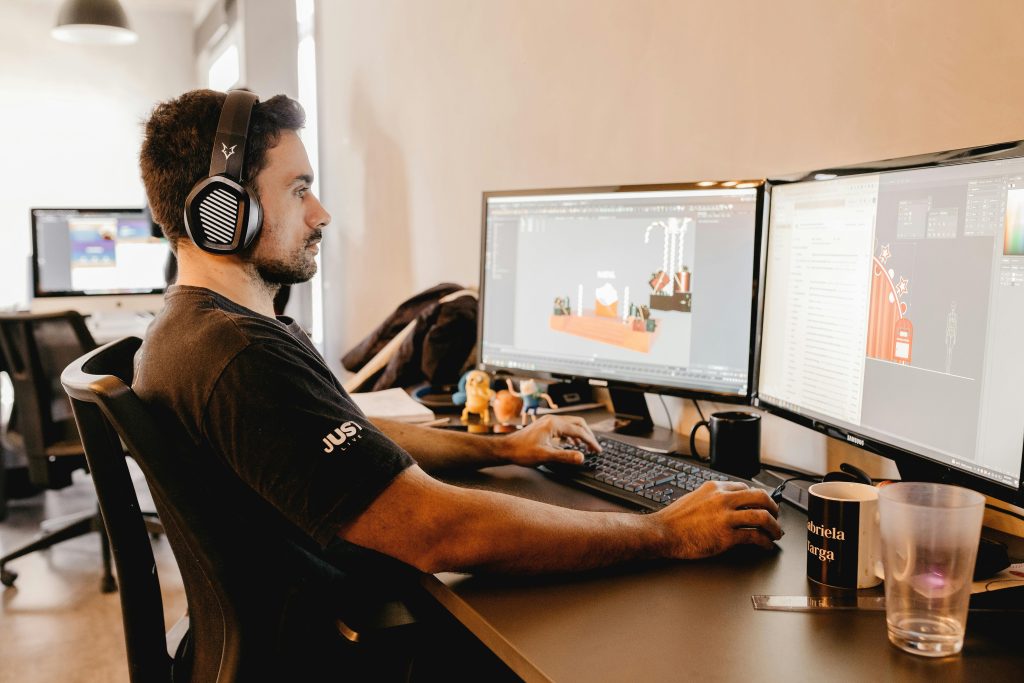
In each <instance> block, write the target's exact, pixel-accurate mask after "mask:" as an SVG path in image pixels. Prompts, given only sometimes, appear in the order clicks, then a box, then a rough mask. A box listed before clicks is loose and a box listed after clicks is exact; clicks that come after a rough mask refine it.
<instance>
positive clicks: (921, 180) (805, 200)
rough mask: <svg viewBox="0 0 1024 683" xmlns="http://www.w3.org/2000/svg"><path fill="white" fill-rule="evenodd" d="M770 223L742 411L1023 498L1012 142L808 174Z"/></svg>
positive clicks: (784, 196) (1021, 169) (1019, 165)
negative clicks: (756, 339)
mask: <svg viewBox="0 0 1024 683" xmlns="http://www.w3.org/2000/svg"><path fill="white" fill-rule="evenodd" d="M837 176H838V177H837ZM770 214H771V216H770V221H769V230H768V236H767V241H768V246H767V259H766V260H767V271H766V277H765V285H764V288H763V292H764V298H765V305H764V327H763V333H762V337H761V357H760V378H759V386H758V390H757V392H758V402H759V403H760V404H761V405H763V406H765V407H768V408H771V409H773V410H776V411H778V412H780V413H782V414H784V415H786V416H788V417H790V418H791V419H797V421H801V422H805V423H807V424H809V425H811V426H814V427H817V428H819V429H823V430H824V431H826V432H828V433H830V434H832V435H833V436H836V437H838V438H842V439H845V440H847V441H849V442H851V443H854V444H856V445H858V446H863V447H867V448H870V449H872V450H875V451H877V452H881V453H883V454H885V455H888V456H890V457H893V458H895V459H896V460H897V461H898V462H899V464H900V466H901V469H902V468H904V466H906V467H908V468H909V467H923V466H925V465H926V464H929V463H932V464H935V465H937V466H942V467H947V468H948V471H944V470H941V469H939V468H934V471H935V472H936V474H934V475H932V474H929V475H928V476H942V477H944V478H946V479H949V480H950V481H957V482H964V483H967V484H968V485H971V486H975V487H977V488H979V489H980V490H983V491H985V492H986V493H989V494H990V495H996V496H999V497H1002V498H1008V499H1011V500H1012V499H1014V498H1017V499H1019V500H1024V495H1020V494H1019V493H1018V491H1019V486H1020V475H1021V469H1022V458H1021V451H1022V443H1024V418H1022V417H1021V411H1020V406H1019V403H1020V401H1019V397H1020V394H1021V389H1022V387H1024V362H1022V360H1021V358H1022V349H1024V145H1022V144H1020V143H1016V144H1007V145H996V146H989V147H984V148H976V149H968V150H954V151H952V152H946V153H940V154H936V155H931V156H927V157H920V158H913V159H907V160H900V159H896V160H890V161H888V162H879V163H877V164H869V165H865V166H864V167H849V168H844V169H833V172H818V173H816V174H812V175H808V176H807V177H804V178H801V179H800V180H799V181H797V182H784V183H781V184H778V185H776V186H774V187H773V188H772V190H771V211H770ZM909 473H910V475H911V476H917V475H916V474H915V473H914V472H909ZM939 473H941V474H939Z"/></svg>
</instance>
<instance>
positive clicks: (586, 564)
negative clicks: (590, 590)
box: [342, 470, 667, 574]
mask: <svg viewBox="0 0 1024 683" xmlns="http://www.w3.org/2000/svg"><path fill="white" fill-rule="evenodd" d="M342 535H343V536H344V537H345V538H347V539H348V540H350V541H352V542H353V543H357V544H359V545H364V546H367V547H370V548H373V549H374V550H378V551H380V552H383V553H386V554H389V555H392V556H394V557H397V558H399V559H401V560H403V561H405V562H407V563H409V564H412V565H414V566H416V567H418V568H419V569H421V570H423V571H427V572H437V571H486V572H499V573H514V574H534V573H545V572H558V571H568V570H582V569H589V568H594V567H603V566H607V565H610V564H614V563H616V562H623V561H627V560H632V559H642V558H651V557H661V556H664V555H665V553H666V546H667V543H666V533H665V529H664V525H662V524H660V523H659V520H658V519H657V518H656V517H655V516H652V515H638V514H633V513H609V512H582V511H578V510H570V509H566V508H560V507H555V506H552V505H547V504H544V503H538V502H536V501H531V500H526V499H522V498H516V497H513V496H508V495H504V494H500V493H493V492H490V491H480V490H473V489H463V488H458V487H454V486H448V485H446V484H442V483H440V482H437V481H436V480H433V479H430V478H429V477H427V476H425V475H423V474H422V473H419V474H417V473H416V472H415V471H414V470H407V471H406V472H405V473H403V475H400V476H399V479H398V480H397V481H396V484H395V485H393V486H392V487H389V489H388V490H385V491H384V493H382V494H381V496H380V498H379V499H378V500H377V501H376V502H375V503H374V505H373V506H371V508H370V509H369V510H368V511H367V512H366V513H364V514H363V515H361V516H360V518H359V519H358V520H356V521H355V523H354V524H353V525H351V527H350V528H349V529H347V530H345V531H343V534H342Z"/></svg>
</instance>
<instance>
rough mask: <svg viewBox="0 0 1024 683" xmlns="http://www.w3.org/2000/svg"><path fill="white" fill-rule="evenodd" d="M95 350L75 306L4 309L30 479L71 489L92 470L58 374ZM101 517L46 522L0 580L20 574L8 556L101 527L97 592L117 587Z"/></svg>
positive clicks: (1, 331) (16, 417)
mask: <svg viewBox="0 0 1024 683" xmlns="http://www.w3.org/2000/svg"><path fill="white" fill-rule="evenodd" d="M95 347H96V343H95V342H94V341H93V339H92V335H91V334H90V333H89V329H88V328H87V327H86V325H85V319H84V318H83V317H82V315H81V314H80V313H77V312H76V311H64V312H59V313H43V314H30V313H6V314H0V355H2V356H3V359H4V361H3V364H4V365H5V370H6V371H7V373H8V375H9V376H10V378H11V383H12V384H13V385H14V414H13V415H12V420H11V421H12V424H15V425H16V427H17V429H16V431H17V432H18V433H19V434H20V435H21V438H22V441H23V442H24V447H25V455H26V456H27V458H28V477H29V480H30V482H31V483H32V484H33V485H35V486H36V487H39V488H40V489H51V490H55V489H61V488H64V487H66V486H69V485H70V484H71V473H72V472H73V471H74V470H76V469H86V468H87V464H86V459H85V454H84V452H83V450H82V442H81V440H80V439H79V437H78V430H77V428H76V427H75V421H74V419H73V418H72V416H71V411H70V406H69V404H68V400H67V396H65V395H64V392H63V391H62V390H61V387H60V382H59V376H60V371H61V370H62V369H63V368H64V366H65V365H67V364H68V363H69V362H70V361H71V360H73V359H75V358H77V357H78V356H81V355H82V354H83V353H85V352H87V351H90V350H92V349H94V348H95ZM99 515H100V513H99V511H98V510H87V511H84V512H81V513H77V514H73V515H68V516H66V517H62V518H60V519H55V520H46V521H44V522H43V524H42V527H43V533H42V534H41V535H40V536H39V537H38V538H37V539H36V540H34V541H32V542H30V543H27V544H25V545H23V546H22V547H20V548H17V549H16V550H14V551H13V552H10V553H8V554H7V555H4V556H3V557H0V583H3V585H5V586H12V585H13V584H14V581H15V579H17V577H18V574H17V572H14V571H12V570H10V569H7V563H8V562H10V561H11V560H14V559H16V558H19V557H22V556H24V555H27V554H29V553H33V552H35V551H37V550H43V549H45V548H49V547H51V546H53V545H55V544H57V543H60V542H61V541H66V540H68V539H71V538H77V537H78V536H82V535H84V534H87V533H90V532H92V531H99V532H100V543H101V550H102V555H103V577H102V579H101V582H100V589H101V590H102V591H103V592H104V593H110V592H113V591H115V590H117V583H116V582H115V580H114V576H113V574H112V573H111V564H110V545H109V543H108V542H107V536H106V534H105V533H103V521H102V519H101V518H100V516H99ZM149 526H150V530H151V532H152V533H153V534H159V533H161V532H162V528H161V527H160V525H159V522H157V521H155V520H150V522H149Z"/></svg>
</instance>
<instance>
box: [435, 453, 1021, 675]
mask: <svg viewBox="0 0 1024 683" xmlns="http://www.w3.org/2000/svg"><path fill="white" fill-rule="evenodd" d="M449 481H450V482H451V483H456V484H459V485H463V486H473V487H478V488H486V489H489V490H494V491H501V492H505V493H509V494H512V495H517V496H522V497H525V498H532V499H534V500H540V501H544V502H547V503H552V504H555V505H561V506H564V507H571V508H576V509H581V510H622V509H623V508H621V507H619V506H618V505H617V504H616V503H613V502H610V501H606V500H603V499H601V498H597V497H595V496H593V495H591V494H589V493H586V492H584V491H581V490H577V489H575V488H571V487H568V486H564V485H562V484H560V483H557V482H554V481H551V480H549V479H547V478H546V477H544V476H543V475H542V474H540V473H539V472H536V471H534V470H530V469H526V468H521V467H516V466H504V467H495V468H489V469H486V470H483V471H481V472H479V473H473V474H467V475H462V476H459V477H458V478H452V479H449ZM780 521H781V523H782V527H783V529H784V530H785V532H786V535H785V536H784V537H783V538H782V540H781V541H780V542H779V546H780V549H779V550H778V551H777V552H774V553H766V552H764V551H761V550H759V549H754V548H743V549H737V550H734V551H730V552H729V553H727V554H726V555H723V556H720V557H717V558H712V559H709V560H703V561H697V562H648V563H634V564H630V565H626V566H621V567H617V568H613V569H610V570H602V571H596V572H587V573H584V574H576V575H570V576H556V577H542V578H538V577H530V578H513V579H508V578H501V579H499V578H491V577H474V576H465V575H459V574H438V575H434V576H431V575H425V576H424V577H423V579H422V583H423V587H424V588H425V589H426V591H427V592H428V593H429V594H430V595H431V596H432V597H433V599H434V600H436V601H437V602H438V603H439V604H440V605H441V606H443V607H444V608H445V609H446V610H448V611H449V612H450V613H451V614H452V615H453V616H454V617H455V618H456V619H458V620H459V621H460V622H461V623H462V624H464V625H465V626H466V627H467V628H468V629H469V630H470V631H471V632H472V633H473V634H474V635H475V636H476V637H477V638H479V639H480V641H482V642H483V643H484V645H486V646H487V647H488V648H489V649H490V650H491V651H493V652H494V653H495V654H496V655H497V656H498V657H499V658H501V660H502V661H504V662H505V663H506V664H507V665H508V666H509V667H510V668H511V669H512V670H513V671H515V672H516V673H517V674H518V675H519V676H520V677H522V678H523V679H524V680H526V681H531V682H532V681H556V682H564V681H587V682H588V683H597V682H600V681H648V680H649V681H687V680H694V681H740V680H742V681H763V680H769V681H773V680H774V681H781V680H822V681H872V682H877V683H881V681H897V680H898V681H914V680H921V681H932V682H934V681H945V680H966V681H974V680H977V681H987V682H988V681H1019V680H1024V645H1022V643H1024V641H1022V640H1021V636H1020V635H1019V634H1020V633H1022V629H1021V619H1022V617H1024V614H1019V613H1018V614H1008V613H972V615H971V616H970V617H969V619H968V633H967V640H966V643H965V646H964V652H963V654H962V655H961V656H959V657H951V658H947V659H942V660H931V659H925V658H921V657H917V656H914V655H910V654H905V653H903V652H902V651H899V650H897V649H896V648H894V647H893V646H891V645H890V644H889V641H888V639H887V637H886V628H885V613H884V612H868V611H834V612H827V613H822V612H816V613H807V612H800V613H784V612H765V611H755V610H754V609H753V607H752V605H751V595H754V594H766V595H818V594H821V591H820V589H818V587H817V586H816V585H815V584H813V583H812V582H810V581H808V580H807V578H806V565H805V542H806V527H805V524H806V521H807V518H806V516H805V514H804V513H803V512H802V511H800V510H798V509H796V508H793V507H790V506H789V505H783V509H782V512H781V515H780ZM860 594H862V595H875V594H879V595H880V594H882V590H881V587H879V588H877V589H871V590H869V591H861V592H860Z"/></svg>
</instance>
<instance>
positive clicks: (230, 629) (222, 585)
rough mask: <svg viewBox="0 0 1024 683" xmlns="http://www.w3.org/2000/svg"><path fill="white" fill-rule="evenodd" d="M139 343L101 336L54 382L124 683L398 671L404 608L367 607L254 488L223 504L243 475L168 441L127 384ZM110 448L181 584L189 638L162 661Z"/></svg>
mask: <svg viewBox="0 0 1024 683" xmlns="http://www.w3.org/2000/svg"><path fill="white" fill-rule="evenodd" d="M140 344H141V341H140V340H139V339H138V338H135V337H126V338H124V339H121V340H119V341H116V342H112V343H110V344H107V345H106V346H103V347H101V348H99V349H96V350H95V351H92V352H90V353H89V354H87V355H85V356H83V357H82V358H79V359H78V360H76V361H74V362H73V363H71V364H70V365H69V366H68V367H67V368H66V369H65V370H64V373H63V375H62V376H61V382H62V383H63V385H64V389H65V391H67V393H68V395H69V396H70V397H71V404H72V409H73V411H74V415H75V419H76V421H77V422H78V426H79V430H80V432H81V434H82V441H83V443H84V445H85V454H86V458H87V459H88V461H89V466H90V468H91V469H92V473H93V482H94V484H95V486H96V491H97V494H98V496H99V501H100V508H101V510H102V512H103V518H104V520H105V521H106V524H107V531H108V533H109V535H110V543H111V546H112V547H113V552H114V561H115V563H116V564H117V573H118V578H119V580H120V583H121V613H122V618H123V621H124V632H125V641H126V645H127V652H128V662H129V671H130V676H131V680H132V681H133V683H138V682H140V681H146V682H147V683H149V682H152V681H172V680H173V681H196V682H198V681H217V682H218V683H233V682H234V681H254V680H303V681H305V680H324V672H326V673H327V674H328V676H327V679H328V680H337V679H339V678H349V677H351V679H352V680H365V679H372V680H383V679H403V678H404V675H405V672H407V671H408V663H407V662H400V661H398V660H400V657H397V656H395V655H394V652H395V650H394V649H393V648H392V646H393V645H401V644H402V643H406V644H407V641H404V640H403V639H407V638H409V637H411V633H410V632H409V630H408V629H404V628H399V627H405V626H409V625H413V624H412V618H411V616H410V615H409V614H408V612H403V611H402V609H401V608H400V606H398V605H396V604H395V603H394V602H391V603H389V604H388V605H387V606H386V608H385V609H383V610H378V609H375V608H374V607H373V606H369V604H368V603H369V601H368V600H363V599H362V598H363V597H364V596H363V595H362V594H356V593H354V591H353V590H352V589H351V588H349V587H348V584H347V583H346V581H345V575H344V574H342V572H341V571H340V570H338V569H336V568H335V567H333V566H332V565H330V564H328V563H326V562H324V561H323V560H321V559H320V558H319V557H317V556H315V549H313V548H311V547H310V546H307V545H305V544H304V543H303V542H302V541H301V540H299V539H296V538H294V537H293V536H292V535H291V534H290V533H289V531H288V530H287V529H285V528H284V527H282V526H279V525H278V524H276V523H275V522H274V521H273V520H271V519H269V517H267V516H266V514H265V511H264V510H263V509H262V508H263V507H264V506H266V503H265V502H262V503H261V502H260V501H262V499H259V501H257V500H256V499H255V497H257V494H255V492H250V493H251V495H252V496H254V498H253V501H252V502H253V504H252V505H245V506H243V507H241V508H239V507H233V506H229V505H228V504H227V503H226V502H225V501H226V500H228V499H230V500H231V501H237V500H238V498H237V496H230V497H229V496H227V495H225V491H226V489H227V487H233V486H234V487H244V485H243V484H242V483H241V481H240V480H238V479H237V477H236V476H235V475H234V473H233V472H231V471H230V470H229V469H228V468H227V467H226V466H223V465H221V464H219V461H218V462H216V463H211V462H209V460H210V459H209V458H203V457H202V454H200V453H197V452H195V451H194V449H192V448H191V447H189V446H186V445H181V444H180V442H178V441H176V440H175V439H174V438H172V437H171V435H170V434H169V433H168V432H167V431H166V430H164V429H162V428H161V426H160V423H159V422H158V419H157V416H156V415H155V414H153V413H152V411H151V410H150V408H149V407H148V406H147V405H146V404H144V403H143V402H142V401H141V399H139V398H138V396H136V394H135V393H134V392H133V391H132V390H131V388H130V385H131V381H132V377H133V359H134V356H135V352H136V351H137V350H138V348H139V346H140ZM122 442H123V443H124V444H125V446H127V448H128V451H129V452H130V453H131V455H132V456H133V458H134V459H135V461H136V462H137V463H138V464H139V467H140V468H141V469H142V471H143V473H144V474H145V477H146V480H147V482H148V483H149V487H150V491H151V492H152V494H153V498H154V501H155V502H156V505H157V510H158V511H159V513H160V518H161V520H162V521H163V523H164V526H165V529H166V533H167V538H168V541H169V542H170V545H171V549H172V551H173V553H174V557H175V560H176V561H177V563H178V567H179V569H180V571H181V577H182V581H183V583H184V586H185V594H186V600H187V603H188V617H187V619H188V633H187V635H186V636H185V637H184V638H183V639H182V640H181V641H180V643H179V644H178V646H177V648H176V649H175V651H174V655H173V656H172V655H171V654H169V653H168V651H167V649H166V648H167V647H168V644H167V640H165V633H164V615H163V604H162V601H161V597H160V589H159V581H158V578H157V574H156V566H155V563H154V559H153V552H152V549H151V547H150V544H149V542H148V539H147V537H146V531H145V528H144V525H143V523H142V518H141V516H140V514H139V509H138V500H137V498H136V496H135V492H134V489H133V488H132V486H131V481H130V478H129V475H128V470H127V467H126V464H125V458H124V457H123V455H122V452H121V444H122ZM245 490H246V491H248V489H247V488H246V489H245ZM236 491H240V489H236ZM240 495H241V494H240ZM236 504H237V503H236ZM172 630H174V629H172ZM179 630H180V629H179ZM403 647H404V645H403ZM381 653H385V654H384V656H383V657H381ZM388 655H390V660H391V661H387V657H388ZM389 667H390V668H391V670H390V671H388V669H389Z"/></svg>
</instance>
